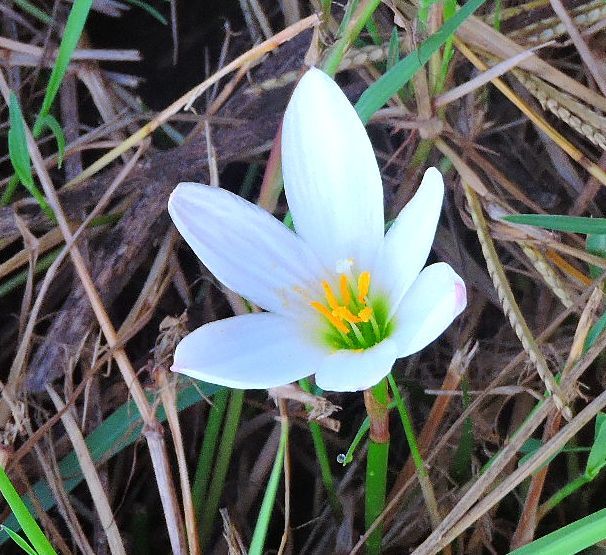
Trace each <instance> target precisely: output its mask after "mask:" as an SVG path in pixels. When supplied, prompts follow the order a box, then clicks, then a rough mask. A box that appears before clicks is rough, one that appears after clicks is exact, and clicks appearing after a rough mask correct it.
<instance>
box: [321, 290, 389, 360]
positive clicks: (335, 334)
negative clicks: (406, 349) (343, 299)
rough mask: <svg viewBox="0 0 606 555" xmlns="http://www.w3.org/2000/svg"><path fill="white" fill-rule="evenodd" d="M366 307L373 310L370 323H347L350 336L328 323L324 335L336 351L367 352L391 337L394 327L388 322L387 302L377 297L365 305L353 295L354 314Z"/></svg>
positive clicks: (352, 306) (352, 309)
mask: <svg viewBox="0 0 606 555" xmlns="http://www.w3.org/2000/svg"><path fill="white" fill-rule="evenodd" d="M365 306H370V307H371V308H372V310H373V313H372V315H371V317H370V319H369V320H368V322H359V323H357V324H352V323H346V325H347V326H348V327H349V329H350V330H351V331H350V332H349V334H345V333H343V332H341V331H339V330H338V329H336V328H335V327H333V326H332V325H331V324H330V323H329V322H326V329H325V331H324V333H323V334H322V337H323V339H324V341H326V343H328V344H329V345H330V346H331V347H333V348H335V349H346V350H360V349H361V350H366V349H370V348H371V347H374V346H375V345H376V344H378V343H380V342H381V341H383V340H384V339H386V338H387V337H389V336H390V335H391V332H392V328H393V325H392V322H391V321H387V316H388V314H389V310H388V308H387V302H386V300H385V299H384V298H382V297H376V298H374V299H372V301H371V302H369V303H368V304H367V305H364V304H362V303H360V302H359V301H358V300H357V298H355V297H354V296H353V295H352V299H351V303H350V304H349V308H350V310H351V312H352V313H353V314H358V313H359V312H360V310H362V309H363V308H364V307H365Z"/></svg>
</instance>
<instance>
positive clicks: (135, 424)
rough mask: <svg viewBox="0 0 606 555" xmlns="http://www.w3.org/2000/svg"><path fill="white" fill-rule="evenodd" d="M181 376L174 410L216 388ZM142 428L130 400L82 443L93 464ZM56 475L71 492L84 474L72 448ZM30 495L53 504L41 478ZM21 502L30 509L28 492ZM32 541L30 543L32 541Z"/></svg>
mask: <svg viewBox="0 0 606 555" xmlns="http://www.w3.org/2000/svg"><path fill="white" fill-rule="evenodd" d="M185 380H186V379H185V378H181V379H180V383H181V387H182V389H180V390H179V391H178V392H177V410H179V411H182V410H184V409H186V408H188V407H191V406H192V405H193V404H195V403H197V402H199V401H200V400H201V399H203V398H204V395H206V396H210V395H213V394H214V393H216V392H217V391H218V390H219V389H222V388H220V387H219V386H216V385H213V384H207V383H204V382H199V381H196V380H190V379H189V378H187V382H189V383H191V381H195V385H188V386H186V387H183V384H184V383H185ZM148 399H149V401H150V402H151V403H153V402H154V399H155V397H154V395H153V394H151V393H150V394H148ZM156 418H157V419H158V421H159V422H164V421H165V420H166V413H165V411H164V408H163V407H159V408H158V410H157V411H156ZM142 430H143V421H142V420H141V415H140V414H139V411H138V410H137V406H136V405H135V403H134V401H129V402H128V403H125V404H124V405H122V406H121V407H120V408H118V409H117V410H116V411H114V412H113V413H112V414H111V415H110V416H108V417H107V418H106V419H105V420H104V421H103V422H102V423H101V424H100V425H99V426H98V427H97V428H96V429H95V430H94V431H93V432H91V433H90V434H89V435H88V436H87V438H86V446H87V448H88V450H89V452H90V454H91V457H92V459H93V461H94V462H95V463H97V464H99V463H101V462H102V461H107V460H109V459H110V458H111V457H113V456H114V455H116V454H117V453H119V452H120V451H122V450H124V449H125V448H126V447H128V446H129V445H131V444H132V443H134V442H135V441H136V440H137V439H139V438H140V437H141V431H142ZM58 470H59V475H60V477H61V478H62V479H63V488H64V489H65V491H66V492H67V493H69V492H71V491H72V490H73V489H74V488H75V487H76V486H78V485H79V484H80V482H82V480H83V479H84V476H83V475H82V470H81V468H80V465H79V463H78V459H77V457H76V454H75V453H74V452H73V451H72V452H71V453H69V454H68V455H66V456H65V457H64V458H63V459H61V461H59V465H58ZM32 491H33V494H34V495H35V496H36V498H37V499H38V502H39V503H40V506H41V507H42V509H43V510H45V511H49V510H50V509H52V508H53V507H54V506H55V498H54V496H53V493H52V491H51V489H50V488H49V486H48V484H47V483H46V481H45V480H39V481H38V482H36V483H35V484H34V485H33V487H32ZM22 499H23V501H24V502H25V505H26V507H28V508H29V510H30V511H33V505H32V503H31V501H30V497H29V495H24V496H23V498H22ZM4 524H5V525H6V526H9V527H10V528H11V529H13V530H17V531H18V530H20V529H21V526H20V524H19V522H18V521H17V519H16V518H15V517H14V516H13V515H11V516H9V517H8V518H7V519H6V520H5V521H4ZM7 539H8V535H5V534H2V535H0V545H2V544H3V543H5V542H6V540H7ZM32 543H33V542H32Z"/></svg>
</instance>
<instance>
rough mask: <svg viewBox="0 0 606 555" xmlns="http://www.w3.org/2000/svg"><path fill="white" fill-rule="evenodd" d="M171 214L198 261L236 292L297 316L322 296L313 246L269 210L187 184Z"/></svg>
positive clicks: (177, 192)
mask: <svg viewBox="0 0 606 555" xmlns="http://www.w3.org/2000/svg"><path fill="white" fill-rule="evenodd" d="M168 211H169V212H170V215H171V217H172V219H173V221H174V222H175V225H176V226H177V229H178V230H179V232H180V233H181V235H183V237H184V238H185V240H186V241H187V242H188V243H189V246H190V247H191V248H192V249H193V251H194V252H195V253H196V255H198V258H200V260H201V261H202V262H203V263H204V264H205V265H206V267H207V268H208V269H209V270H210V271H211V272H212V273H213V274H214V275H215V276H216V277H217V279H218V280H219V281H220V282H222V283H223V284H224V285H225V286H227V287H228V288H229V289H231V290H232V291H235V292H236V293H238V294H239V295H242V296H243V297H246V298H247V299H249V300H250V301H252V302H253V303H255V304H256V305H258V306H260V307H262V308H264V309H266V310H270V311H272V312H277V313H279V314H290V315H292V314H297V311H301V309H302V307H303V305H304V309H303V310H304V311H310V309H309V306H308V305H309V300H308V298H307V297H304V295H305V294H306V292H309V291H310V290H312V291H313V293H311V294H310V296H312V297H314V298H317V297H318V296H319V295H320V294H321V293H320V292H319V291H321V290H320V289H319V287H320V285H319V282H320V279H321V276H322V275H323V271H322V269H321V265H320V264H319V262H318V261H317V258H316V257H315V255H314V254H313V253H312V252H311V251H310V249H309V248H308V247H307V245H306V244H305V243H304V241H302V240H301V239H300V238H299V237H297V236H296V235H295V234H294V233H293V232H292V231H290V230H289V229H288V228H287V227H286V226H284V225H283V224H282V223H281V222H279V221H278V220H277V219H276V218H274V217H273V216H272V215H271V214H269V213H268V212H266V211H265V210H263V209H261V208H259V207H258V206H255V205H254V204H251V203H250V202H248V201H246V200H244V199H242V198H240V197H238V196H237V195H234V194H233V193H230V192H229V191H226V190H224V189H219V188H215V187H208V186H207V185H200V184H198V183H181V184H179V185H178V186H177V188H176V189H175V190H174V191H173V193H172V194H171V196H170V200H169V201H168Z"/></svg>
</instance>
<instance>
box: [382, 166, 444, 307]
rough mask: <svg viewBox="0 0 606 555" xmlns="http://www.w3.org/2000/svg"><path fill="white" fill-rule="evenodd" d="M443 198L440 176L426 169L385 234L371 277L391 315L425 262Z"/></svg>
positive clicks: (442, 185) (442, 184) (434, 171)
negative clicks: (380, 291) (386, 303)
mask: <svg viewBox="0 0 606 555" xmlns="http://www.w3.org/2000/svg"><path fill="white" fill-rule="evenodd" d="M443 199H444V181H443V180H442V175H441V174H440V172H439V171H438V170H437V169H435V168H429V169H428V170H427V171H426V172H425V175H424V176H423V181H421V185H420V186H419V189H418V190H417V192H416V194H415V196H414V197H412V199H410V202H409V203H408V204H407V205H406V206H405V207H404V208H403V209H402V211H401V212H400V214H399V215H398V217H397V218H396V220H395V221H394V222H393V224H392V225H391V227H390V228H389V231H388V232H387V235H385V242H384V243H383V248H382V249H381V254H380V255H379V257H378V259H377V264H376V270H375V272H374V274H373V278H374V279H376V283H377V285H378V287H379V288H380V289H382V292H383V293H384V294H385V295H386V296H387V299H388V306H389V307H390V311H391V313H390V316H391V315H393V313H394V311H395V309H396V308H397V307H398V305H399V304H400V301H401V300H402V298H403V297H404V294H405V293H406V291H407V290H408V288H409V287H410V286H411V285H412V283H413V282H414V280H415V279H416V278H417V276H418V275H419V272H420V271H421V269H422V268H423V266H424V265H425V262H426V261H427V257H428V256H429V251H430V250H431V245H432V244H433V240H434V236H435V234H436V227H437V225H438V219H439V218H440V211H441V209H442V201H443Z"/></svg>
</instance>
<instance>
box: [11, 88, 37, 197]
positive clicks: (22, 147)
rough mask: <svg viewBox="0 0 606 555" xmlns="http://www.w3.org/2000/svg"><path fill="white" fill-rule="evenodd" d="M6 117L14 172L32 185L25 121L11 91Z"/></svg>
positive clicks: (22, 180) (15, 96)
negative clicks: (8, 125) (8, 124)
mask: <svg viewBox="0 0 606 555" xmlns="http://www.w3.org/2000/svg"><path fill="white" fill-rule="evenodd" d="M8 119H9V122H10V129H9V130H8V154H9V156H10V159H11V164H12V165H13V169H14V170H15V173H16V174H17V176H18V177H19V179H20V180H21V183H23V184H24V185H25V186H27V187H33V186H34V177H33V175H32V166H31V160H30V158H29V150H28V149H27V139H26V137H25V121H24V119H23V113H22V112H21V106H19V100H18V98H17V95H16V94H15V93H14V92H13V91H11V92H10V96H9V101H8Z"/></svg>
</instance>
